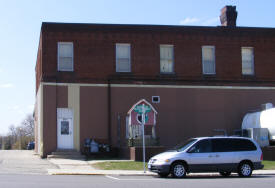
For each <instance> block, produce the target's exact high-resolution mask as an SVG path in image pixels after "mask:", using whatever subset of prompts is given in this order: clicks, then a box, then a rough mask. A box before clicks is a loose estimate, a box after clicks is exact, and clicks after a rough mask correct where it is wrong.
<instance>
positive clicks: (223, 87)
mask: <svg viewBox="0 0 275 188" xmlns="http://www.w3.org/2000/svg"><path fill="white" fill-rule="evenodd" d="M41 84H43V85H52V86H69V85H78V86H88V87H108V84H82V83H53V82H41ZM110 86H111V87H131V88H185V89H229V90H230V89H236V90H275V87H268V86H267V87H264V86H254V87H252V86H195V85H139V84H110Z"/></svg>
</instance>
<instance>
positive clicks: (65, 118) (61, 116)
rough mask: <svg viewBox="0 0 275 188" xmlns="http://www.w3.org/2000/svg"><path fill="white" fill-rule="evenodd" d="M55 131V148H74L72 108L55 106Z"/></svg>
mask: <svg viewBox="0 0 275 188" xmlns="http://www.w3.org/2000/svg"><path fill="white" fill-rule="evenodd" d="M63 122H64V123H63ZM62 123H63V127H61V126H62ZM62 128H63V129H62ZM64 128H65V129H64ZM62 131H63V132H62ZM56 133H57V148H58V149H74V120H73V109H70V108H57V131H56ZM62 133H63V134H62Z"/></svg>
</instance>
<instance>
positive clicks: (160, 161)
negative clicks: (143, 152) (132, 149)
mask: <svg viewBox="0 0 275 188" xmlns="http://www.w3.org/2000/svg"><path fill="white" fill-rule="evenodd" d="M170 161H171V160H170V159H161V160H158V162H159V163H169V162H170Z"/></svg>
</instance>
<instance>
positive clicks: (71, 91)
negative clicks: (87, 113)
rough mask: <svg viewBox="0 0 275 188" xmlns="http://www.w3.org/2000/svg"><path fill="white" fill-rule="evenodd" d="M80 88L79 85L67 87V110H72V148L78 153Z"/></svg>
mask: <svg viewBox="0 0 275 188" xmlns="http://www.w3.org/2000/svg"><path fill="white" fill-rule="evenodd" d="M79 95H80V88H79V85H71V84H70V85H68V108H71V109H73V112H74V117H73V122H74V123H73V124H74V148H75V149H76V150H77V151H80V113H79V110H80V104H79V103H80V98H79V97H80V96H79Z"/></svg>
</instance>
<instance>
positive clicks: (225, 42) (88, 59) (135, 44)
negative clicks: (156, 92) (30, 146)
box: [42, 23, 275, 85]
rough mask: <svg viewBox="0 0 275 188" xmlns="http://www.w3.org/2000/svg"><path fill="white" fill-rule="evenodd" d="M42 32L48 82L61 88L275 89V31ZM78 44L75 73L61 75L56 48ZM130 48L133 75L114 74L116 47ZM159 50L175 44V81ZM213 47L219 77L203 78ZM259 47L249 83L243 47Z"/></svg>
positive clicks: (115, 28) (60, 28)
mask: <svg viewBox="0 0 275 188" xmlns="http://www.w3.org/2000/svg"><path fill="white" fill-rule="evenodd" d="M42 32H43V41H44V42H43V57H42V58H43V80H44V81H58V82H82V83H83V82H88V83H93V82H95V83H99V82H105V81H106V80H107V78H108V77H109V78H110V77H111V78H119V80H120V82H121V81H122V78H125V77H126V78H127V79H126V81H127V82H129V80H143V81H144V80H146V81H147V82H154V83H155V82H158V81H162V83H163V81H164V80H168V81H169V82H171V81H172V83H175V82H176V81H181V82H183V81H185V82H187V83H192V82H194V83H195V82H198V83H200V84H203V83H205V84H206V83H208V82H213V81H214V83H217V84H219V85H220V84H226V83H230V84H234V83H236V85H239V84H241V83H244V84H245V85H247V84H249V85H251V84H256V83H261V81H266V83H265V84H266V85H272V84H273V83H269V82H267V81H270V82H271V81H274V75H275V69H273V68H272V67H274V66H275V46H274V43H275V29H266V28H262V29H261V28H240V27H237V28H225V27H180V26H178V27H168V26H127V25H125V26H120V25H93V24H91V25H85V24H84V25H81V24H47V23H44V24H43V25H42ZM59 41H60V42H61V41H71V42H73V43H74V72H58V71H57V42H59ZM116 43H130V44H131V66H132V67H131V69H132V72H131V73H129V74H118V73H116V72H115V44H116ZM159 44H173V45H174V54H175V56H174V58H175V75H173V76H163V75H161V74H160V67H159V65H160V60H159V59H160V58H159ZM202 45H214V46H215V49H216V50H215V54H216V75H215V76H214V77H210V78H209V77H205V76H203V74H202V62H201V61H202V60H201V46H202ZM242 46H251V47H254V57H255V76H253V77H245V76H243V75H242V73H241V71H242V69H241V47H242Z"/></svg>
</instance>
